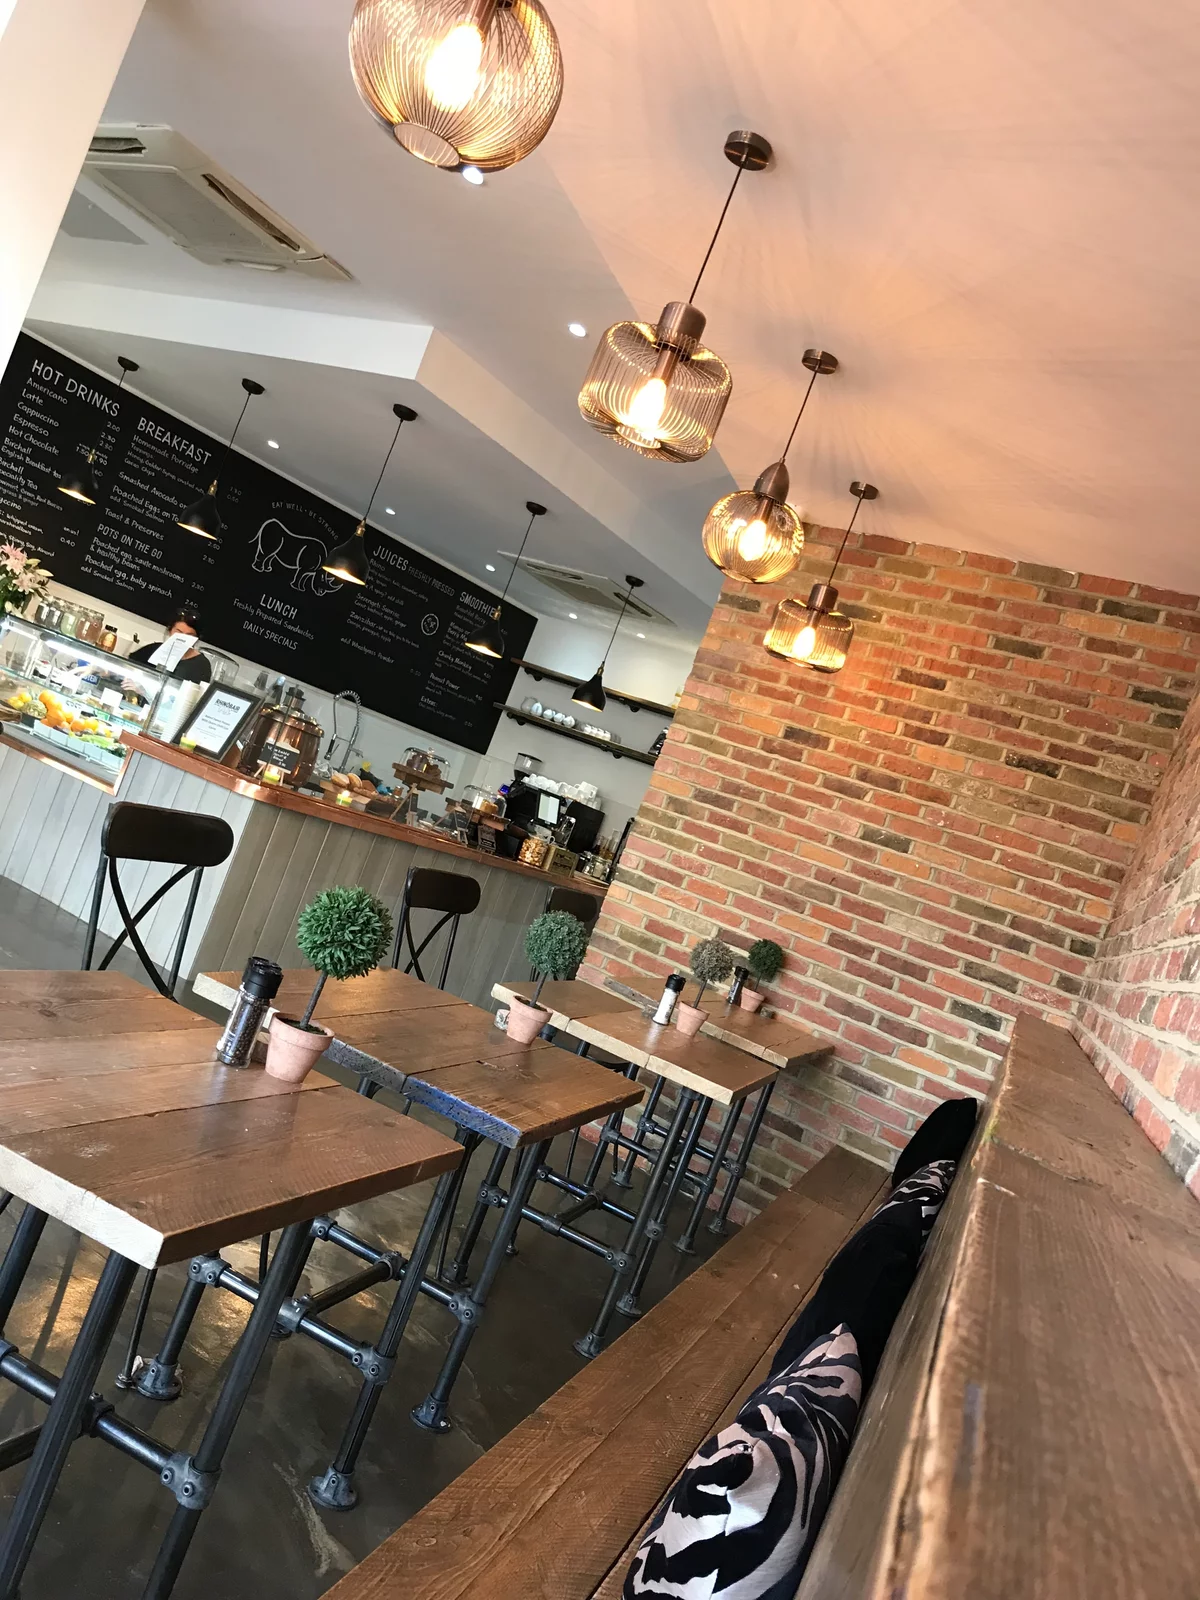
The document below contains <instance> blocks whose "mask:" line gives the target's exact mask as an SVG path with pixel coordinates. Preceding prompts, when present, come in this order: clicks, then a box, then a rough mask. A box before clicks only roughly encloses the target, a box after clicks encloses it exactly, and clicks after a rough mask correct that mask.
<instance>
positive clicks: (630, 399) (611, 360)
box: [579, 131, 771, 461]
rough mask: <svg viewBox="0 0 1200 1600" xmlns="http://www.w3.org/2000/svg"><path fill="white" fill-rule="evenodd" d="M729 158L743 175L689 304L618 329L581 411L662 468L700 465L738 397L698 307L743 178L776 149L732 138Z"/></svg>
mask: <svg viewBox="0 0 1200 1600" xmlns="http://www.w3.org/2000/svg"><path fill="white" fill-rule="evenodd" d="M725 155H726V158H727V159H728V160H730V161H732V162H733V164H734V166H735V167H736V168H737V172H736V173H735V174H734V179H733V183H732V184H731V185H730V188H729V193H728V195H726V197H725V204H724V206H723V207H722V208H721V215H720V217H719V218H718V220H717V226H716V230H715V232H714V233H713V236H712V239H711V240H710V241H709V246H708V249H707V250H706V251H705V254H704V260H703V261H702V262H701V263H700V271H699V272H698V273H697V274H696V281H695V283H694V284H693V285H692V292H691V294H690V295H689V296H688V298H687V299H686V300H672V301H671V302H670V304H669V305H666V306H664V307H663V312H662V316H661V317H660V318H659V319H658V324H657V326H656V327H651V326H650V324H649V323H646V322H618V323H615V324H614V325H613V326H612V327H611V328H609V329H608V330H607V332H606V333H605V334H604V335H603V337H602V338H601V340H600V343H599V344H598V345H597V346H596V353H595V355H594V356H593V357H592V364H591V366H590V367H589V368H588V370H587V376H586V377H585V378H584V380H583V388H582V389H581V390H580V392H579V410H580V412H581V413H582V415H583V417H584V420H585V421H587V422H590V423H591V425H592V427H593V428H595V429H596V430H597V431H598V432H600V433H603V434H606V435H607V436H608V437H609V438H610V439H616V440H617V441H618V443H620V444H624V445H628V447H629V448H630V449H631V450H636V451H638V453H639V454H641V455H644V456H650V457H651V458H652V459H653V460H655V461H699V459H700V457H701V456H703V455H704V454H705V453H706V451H707V450H708V449H709V447H710V446H711V444H712V442H713V439H714V438H715V436H716V432H717V428H718V427H719V425H720V422H721V418H722V416H723V415H724V412H725V407H726V405H727V403H728V401H729V396H730V394H731V392H732V390H733V379H732V378H731V377H730V375H729V368H728V367H727V366H726V365H725V363H724V362H723V361H722V360H721V358H720V356H718V355H715V354H714V353H713V351H711V350H707V349H705V347H704V346H703V345H702V344H701V343H700V338H701V335H702V334H703V332H704V323H705V318H704V313H703V312H702V311H700V310H699V309H698V308H697V307H696V306H695V305H693V303H692V302H693V301H694V300H695V298H696V291H697V290H698V289H699V287H700V280H701V278H703V276H704V271H705V268H706V267H707V266H708V263H709V259H710V257H711V256H712V253H713V246H714V245H715V244H716V242H717V238H718V236H719V235H720V232H721V228H722V225H723V224H724V222H725V216H726V213H727V212H728V210H729V204H730V201H731V200H732V199H733V196H734V191H735V190H736V189H737V186H738V180H739V179H740V178H741V176H742V173H743V172H761V171H762V169H763V168H764V167H765V166H766V165H767V163H768V162H769V161H770V159H771V146H770V144H769V143H768V142H767V140H766V139H764V138H763V136H762V134H760V133H748V132H740V131H739V132H736V133H731V134H730V135H729V137H728V138H727V139H726V141H725Z"/></svg>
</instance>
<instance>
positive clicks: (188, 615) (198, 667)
mask: <svg viewBox="0 0 1200 1600" xmlns="http://www.w3.org/2000/svg"><path fill="white" fill-rule="evenodd" d="M199 621H200V617H199V614H198V613H197V612H196V611H193V610H192V608H191V606H184V607H183V608H182V610H181V611H180V612H179V614H178V616H177V617H176V618H175V620H174V622H172V624H171V626H170V627H169V628H168V629H167V639H170V638H172V637H174V636H176V635H179V634H187V635H189V636H190V637H191V638H193V639H198V638H199V637H200V629H199V627H198V623H199ZM165 643H166V640H164V641H163V644H165ZM162 648H163V645H161V644H144V645H142V646H141V648H140V649H138V650H134V651H132V652H131V653H130V655H129V660H130V661H139V662H141V663H142V664H143V665H144V666H148V667H154V666H158V665H159V663H158V662H156V661H155V659H154V657H155V655H156V654H157V653H158V651H160V650H161V649H162ZM170 671H171V674H172V676H173V677H176V678H185V679H186V680H187V681H188V682H189V683H208V682H210V681H211V679H212V662H211V661H210V660H209V659H208V657H207V656H206V655H205V654H204V652H203V651H202V650H196V649H189V650H187V651H186V652H185V653H184V654H183V655H182V656H181V657H180V658H179V660H178V661H177V662H176V663H175V665H174V666H173V667H172V668H171V669H170Z"/></svg>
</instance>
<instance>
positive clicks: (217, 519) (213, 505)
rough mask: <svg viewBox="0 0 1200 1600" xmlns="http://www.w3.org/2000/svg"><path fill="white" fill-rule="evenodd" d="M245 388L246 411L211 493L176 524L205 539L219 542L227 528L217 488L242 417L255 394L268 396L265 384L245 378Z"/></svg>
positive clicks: (230, 438) (217, 473)
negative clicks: (218, 502) (218, 501)
mask: <svg viewBox="0 0 1200 1600" xmlns="http://www.w3.org/2000/svg"><path fill="white" fill-rule="evenodd" d="M242 388H243V389H244V390H245V391H246V398H245V399H244V400H243V401H242V409H241V410H240V411H239V412H238V419H237V421H236V422H235V423H234V425H233V432H232V433H231V434H230V435H229V443H228V444H227V445H226V446H225V454H224V455H223V456H222V457H221V465H220V466H219V467H218V468H217V470H216V472H215V473H214V474H213V481H212V482H211V483H210V484H209V486H208V490H207V492H206V493H205V494H202V495H201V496H200V498H199V500H195V501H193V502H192V504H191V505H190V506H188V508H187V510H186V511H181V512H180V513H179V515H178V516H177V517H176V518H175V521H176V522H177V523H178V524H179V526H180V527H181V528H186V529H187V531H188V532H189V533H195V534H198V535H199V536H200V538H201V539H219V538H220V537H221V532H222V529H223V528H224V526H225V523H224V519H223V518H222V516H221V511H220V507H219V506H218V505H217V485H218V484H219V483H220V481H221V474H222V473H223V472H224V470H225V467H226V464H227V463H228V461H229V457H230V455H231V454H232V452H233V441H234V440H235V439H236V438H237V436H238V430H239V428H240V427H241V426H242V418H243V417H244V416H245V415H246V407H247V406H248V405H249V404H250V402H251V400H253V399H254V397H255V395H260V394H265V393H266V390H265V389H264V388H263V386H262V384H261V383H256V382H255V380H254V379H253V378H243V379H242Z"/></svg>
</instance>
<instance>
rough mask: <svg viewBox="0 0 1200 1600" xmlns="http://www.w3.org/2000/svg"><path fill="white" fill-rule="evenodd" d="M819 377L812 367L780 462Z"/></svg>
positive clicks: (786, 454) (789, 447) (793, 436)
mask: <svg viewBox="0 0 1200 1600" xmlns="http://www.w3.org/2000/svg"><path fill="white" fill-rule="evenodd" d="M819 376H820V368H819V367H814V368H813V372H812V376H811V377H810V378H809V380H808V388H807V389H805V391H804V399H803V400H801V402H800V409H799V411H797V413H796V420H795V422H793V423H792V431H791V433H789V434H788V436H787V443H786V444H785V445H784V447H783V454H782V455H781V456H780V458H779V459H780V461H786V460H787V456H788V451H789V450H790V449H791V448H792V440H793V439H794V438H795V437H796V429H797V428H798V427H799V426H800V418H801V417H802V416H803V415H804V408H805V406H806V405H807V404H808V397H809V395H810V394H811V393H812V392H813V384H814V383H816V381H817V378H818V377H819ZM856 515H857V513H856Z"/></svg>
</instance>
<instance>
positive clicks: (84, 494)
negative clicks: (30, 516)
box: [58, 356, 140, 506]
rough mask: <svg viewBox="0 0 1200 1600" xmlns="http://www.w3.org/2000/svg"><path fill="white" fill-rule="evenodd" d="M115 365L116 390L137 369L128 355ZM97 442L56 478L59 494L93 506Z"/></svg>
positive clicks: (123, 385)
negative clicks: (117, 379)
mask: <svg viewBox="0 0 1200 1600" xmlns="http://www.w3.org/2000/svg"><path fill="white" fill-rule="evenodd" d="M117 365H118V366H119V367H120V369H121V381H120V383H118V384H117V392H118V394H119V393H120V391H121V390H122V389H123V388H124V387H125V379H126V378H127V377H128V376H129V374H130V373H131V372H137V371H139V370H140V369H139V367H138V363H137V362H136V361H131V360H130V359H129V357H128V356H118V357H117ZM99 448H100V447H99V443H98V442H97V443H96V444H94V445H93V446H92V447H91V449H90V450H89V451H88V453H87V455H86V456H85V457H84V459H83V460H82V461H80V462H79V463H78V464H77V465H76V466H73V467H69V468H68V469H67V471H66V472H64V473H63V475H62V477H61V478H60V479H59V480H58V492H59V494H65V495H67V496H68V497H69V498H70V499H72V500H79V501H81V502H82V503H83V504H84V505H85V506H94V505H95V504H96V502H97V500H99V498H100V490H99V489H98V488H97V487H96V473H95V464H96V452H97V450H98V449H99Z"/></svg>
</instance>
